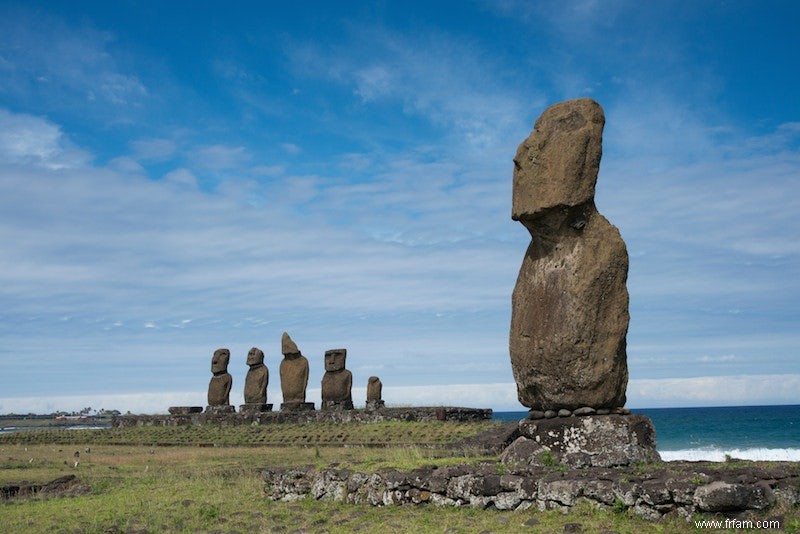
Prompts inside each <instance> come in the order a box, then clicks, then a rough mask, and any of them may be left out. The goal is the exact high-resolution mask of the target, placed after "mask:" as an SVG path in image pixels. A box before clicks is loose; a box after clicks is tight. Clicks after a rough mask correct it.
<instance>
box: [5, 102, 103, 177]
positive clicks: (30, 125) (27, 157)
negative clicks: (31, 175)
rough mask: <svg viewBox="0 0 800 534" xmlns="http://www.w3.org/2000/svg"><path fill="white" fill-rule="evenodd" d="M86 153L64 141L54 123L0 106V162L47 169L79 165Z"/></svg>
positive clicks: (83, 162) (83, 160)
mask: <svg viewBox="0 0 800 534" xmlns="http://www.w3.org/2000/svg"><path fill="white" fill-rule="evenodd" d="M88 159H89V157H88V155H87V154H86V153H85V152H83V151H81V150H78V149H76V148H74V147H73V146H71V144H70V143H69V142H68V141H67V139H66V138H65V137H64V135H63V133H62V132H61V128H60V127H59V126H57V125H56V124H53V123H52V122H50V121H48V120H47V119H44V118H41V117H34V116H32V115H26V114H21V113H11V112H9V111H8V110H5V109H2V108H0V162H4V163H12V164H19V165H24V164H31V165H35V166H38V167H44V168H47V169H53V170H57V169H67V168H74V167H80V166H82V165H84V164H85V163H86V162H87V160H88Z"/></svg>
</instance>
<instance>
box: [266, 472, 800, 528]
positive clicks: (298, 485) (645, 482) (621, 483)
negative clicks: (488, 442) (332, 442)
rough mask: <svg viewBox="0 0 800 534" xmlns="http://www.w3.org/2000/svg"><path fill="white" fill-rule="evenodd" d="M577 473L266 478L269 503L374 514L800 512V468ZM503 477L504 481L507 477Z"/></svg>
mask: <svg viewBox="0 0 800 534" xmlns="http://www.w3.org/2000/svg"><path fill="white" fill-rule="evenodd" d="M661 465H662V466H663V467H661V466H660V467H658V468H653V469H650V470H646V471H642V470H641V469H640V468H639V467H627V468H613V469H612V468H599V467H589V468H583V469H576V470H563V469H560V468H557V467H556V468H543V467H527V468H518V469H511V470H508V469H506V470H503V471H500V470H498V466H497V465H488V464H487V465H480V466H472V465H458V466H448V467H440V468H436V467H425V468H420V469H416V470H414V471H411V472H399V471H395V470H392V469H383V470H380V471H378V472H375V473H360V472H352V471H349V470H346V469H326V470H316V469H313V468H311V467H296V468H268V469H266V470H264V471H263V477H264V481H265V485H264V491H265V494H266V496H267V498H268V499H271V500H276V501H296V500H300V499H304V498H307V497H309V496H311V497H314V498H315V499H323V500H331V501H339V502H347V503H352V504H370V505H373V506H390V505H409V504H426V503H428V504H432V505H438V506H467V507H471V508H481V509H483V508H495V509H498V510H524V509H528V508H531V507H536V508H537V509H539V510H547V509H556V510H561V511H564V512H567V511H569V509H570V508H571V507H572V506H574V505H576V504H578V503H581V502H586V501H588V502H590V503H593V504H595V505H596V506H598V507H600V508H604V509H612V508H613V509H619V508H624V509H628V510H630V511H631V512H632V513H634V514H636V515H638V516H641V517H644V518H646V519H648V520H654V521H655V520H658V519H661V518H662V517H665V516H673V515H674V516H678V517H682V518H685V519H686V520H691V518H692V517H693V515H694V514H695V513H704V512H708V513H712V512H719V513H723V514H735V515H736V516H737V517H741V514H742V513H745V512H747V511H763V510H766V509H768V508H769V507H771V506H773V505H775V504H779V505H783V506H788V507H791V506H796V505H798V504H800V490H798V488H799V487H800V465H798V464H797V463H788V462H786V463H779V464H770V466H769V467H762V466H759V465H756V464H753V465H752V466H746V467H742V468H734V467H729V466H715V465H714V464H710V463H688V462H687V463H674V462H671V463H670V464H668V465H667V464H661ZM501 473H502V474H501Z"/></svg>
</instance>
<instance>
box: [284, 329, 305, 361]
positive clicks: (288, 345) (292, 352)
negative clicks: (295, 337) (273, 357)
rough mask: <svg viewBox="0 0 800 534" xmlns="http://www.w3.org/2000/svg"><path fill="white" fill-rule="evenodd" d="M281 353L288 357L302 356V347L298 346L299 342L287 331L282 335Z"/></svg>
mask: <svg viewBox="0 0 800 534" xmlns="http://www.w3.org/2000/svg"><path fill="white" fill-rule="evenodd" d="M281 354H283V355H284V356H286V357H294V356H300V355H301V354H300V349H298V348H297V343H295V342H294V341H292V338H291V337H289V334H287V333H286V332H284V333H283V335H282V336H281Z"/></svg>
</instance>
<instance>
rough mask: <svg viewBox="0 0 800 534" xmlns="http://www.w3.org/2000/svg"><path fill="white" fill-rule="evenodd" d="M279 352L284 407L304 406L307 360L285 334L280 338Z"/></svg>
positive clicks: (306, 384) (306, 385)
mask: <svg viewBox="0 0 800 534" xmlns="http://www.w3.org/2000/svg"><path fill="white" fill-rule="evenodd" d="M281 352H282V353H283V361H282V362H281V366H280V374H281V393H282V394H283V403H284V404H286V405H294V404H296V403H303V404H304V403H305V402H306V387H308V360H307V359H306V357H305V356H303V355H302V354H301V353H300V349H298V348H297V344H295V342H294V341H292V338H291V337H289V334H287V333H286V332H284V333H283V336H282V337H281ZM284 404H282V405H281V410H283V409H284V408H283V406H284ZM312 408H313V405H312Z"/></svg>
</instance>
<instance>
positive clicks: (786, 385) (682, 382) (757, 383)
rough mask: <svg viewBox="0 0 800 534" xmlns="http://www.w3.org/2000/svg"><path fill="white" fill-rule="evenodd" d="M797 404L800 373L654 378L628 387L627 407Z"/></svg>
mask: <svg viewBox="0 0 800 534" xmlns="http://www.w3.org/2000/svg"><path fill="white" fill-rule="evenodd" d="M798 403H800V374H783V375H758V374H753V375H740V376H700V377H692V378H653V379H636V380H631V381H630V383H629V384H628V404H629V405H631V406H637V407H643V408H644V407H646V408H656V407H681V406H756V405H770V404H798Z"/></svg>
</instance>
